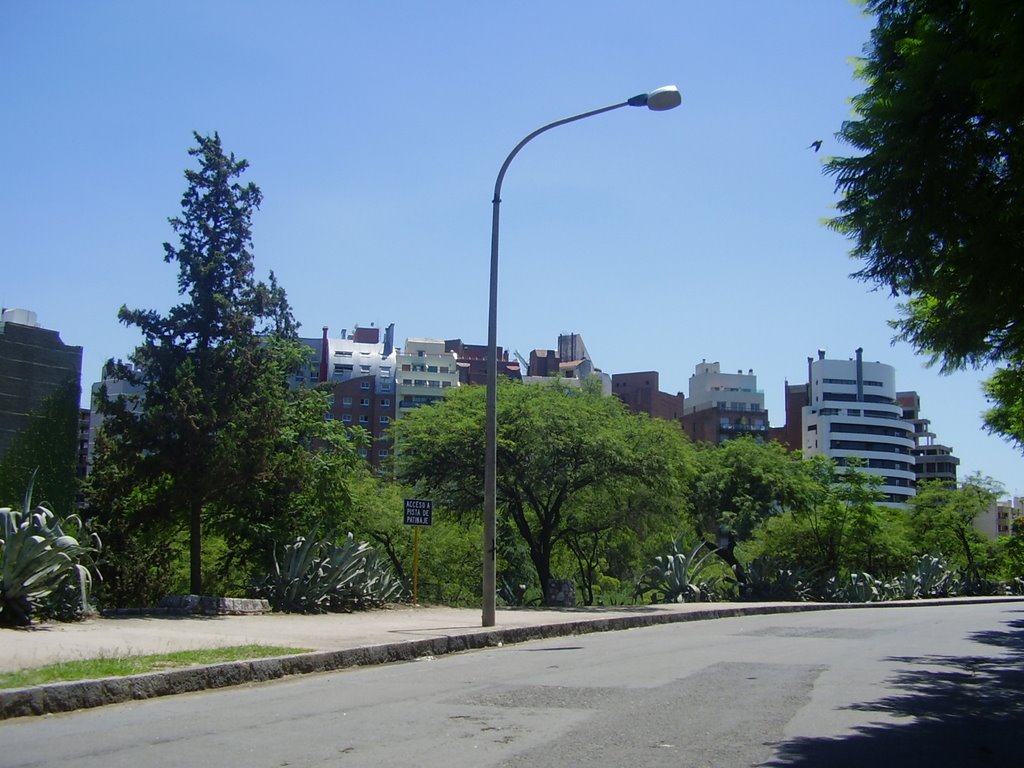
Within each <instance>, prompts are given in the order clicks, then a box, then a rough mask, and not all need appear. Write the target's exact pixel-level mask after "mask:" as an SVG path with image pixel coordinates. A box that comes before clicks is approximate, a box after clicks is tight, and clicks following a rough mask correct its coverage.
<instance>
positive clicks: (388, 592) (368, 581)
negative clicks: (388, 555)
mask: <svg viewBox="0 0 1024 768" xmlns="http://www.w3.org/2000/svg"><path fill="white" fill-rule="evenodd" d="M404 591H405V587H404V586H403V585H402V582H401V580H400V579H399V578H398V577H397V576H395V573H394V571H392V570H391V564H390V563H389V562H388V561H387V560H385V559H384V558H382V557H381V556H380V555H379V554H377V552H375V551H374V550H372V549H370V550H367V552H366V556H365V558H364V559H363V568H362V571H361V572H360V574H359V576H358V577H357V578H356V579H355V580H354V581H353V582H352V584H351V588H350V593H351V596H352V602H351V604H350V605H349V606H348V608H349V609H351V608H373V607H380V606H382V605H384V604H385V603H388V602H393V601H394V600H397V599H398V598H400V597H401V595H402V593H403V592H404ZM341 604H342V605H343V603H341Z"/></svg>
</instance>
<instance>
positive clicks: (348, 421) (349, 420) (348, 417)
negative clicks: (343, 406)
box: [341, 413, 352, 424]
mask: <svg viewBox="0 0 1024 768" xmlns="http://www.w3.org/2000/svg"><path fill="white" fill-rule="evenodd" d="M341 420H342V421H343V422H345V423H346V424H351V423H352V414H351V413H343V414H342V415H341Z"/></svg>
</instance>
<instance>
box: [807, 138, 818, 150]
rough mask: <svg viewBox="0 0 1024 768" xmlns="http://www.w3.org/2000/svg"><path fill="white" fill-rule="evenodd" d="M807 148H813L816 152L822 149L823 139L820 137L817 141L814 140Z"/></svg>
mask: <svg viewBox="0 0 1024 768" xmlns="http://www.w3.org/2000/svg"><path fill="white" fill-rule="evenodd" d="M807 148H808V149H813V150H814V151H815V152H817V151H818V150H819V149H821V139H818V140H817V141H812V142H811V144H810V146H809V147H807Z"/></svg>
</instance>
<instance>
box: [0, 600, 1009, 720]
mask: <svg viewBox="0 0 1024 768" xmlns="http://www.w3.org/2000/svg"><path fill="white" fill-rule="evenodd" d="M998 601H999V602H1005V601H1007V600H1006V598H1001V599H1000V600H998ZM936 602H938V601H922V600H915V601H901V602H886V603H796V604H794V603H786V604H780V605H750V606H743V605H739V606H735V607H728V608H714V609H707V610H695V611H686V612H680V613H652V614H637V615H631V616H610V617H604V618H602V617H594V618H587V619H581V620H579V621H569V622H565V623H553V624H539V625H535V626H526V627H509V628H505V629H488V628H481V629H479V630H475V631H468V632H464V633H459V634H453V635H447V636H443V637H436V638H426V639H422V640H406V641H401V642H395V643H384V644H380V645H369V646H363V647H359V648H348V649H344V650H338V651H317V652H313V653H303V654H296V655H293V656H278V657H273V658H266V659H250V660H247V661H237V662H226V663H222V664H212V665H208V666H200V667H188V668H183V669H174V670H168V671H166V672H149V673H146V674H142V675H129V676H126V677H109V678H102V679H99V680H79V681H75V682H70V683H52V684H49V685H40V686H35V687H32V688H11V689H7V690H2V691H0V720H5V719H9V718H14V717H26V716H31V715H47V714H55V713H58V712H70V711H73V710H77V709H89V708H92V707H102V706H106V705H108V704H119V703H123V702H127V701H138V700H142V699H151V698H156V697H158V696H173V695H175V694H179V693H194V692H196V691H203V690H210V689H214V688H225V687H228V686H233V685H244V684H247V683H263V682H267V681H270V680H277V679H279V678H282V677H287V676H290V675H305V674H311V673H314V672H331V671H335V670H340V669H347V668H351V667H362V666H369V665H373V664H388V663H392V662H398V661H411V660H414V659H419V658H424V657H429V656H441V655H444V654H448V653H459V652H462V651H470V650H478V649H481V648H491V647H496V646H498V645H513V644H515V643H524V642H527V641H530V640H545V639H550V638H554V637H566V636H571V635H583V634H589V633H592V632H612V631H616V630H624V629H641V628H644V627H653V626H657V625H661V624H675V623H680V622H685V621H707V620H710V619H722V618H728V617H735V616H757V615H766V614H781V613H801V612H805V611H827V610H840V609H854V608H885V607H909V606H917V605H935V604H936ZM986 602H997V601H996V600H992V599H986V598H978V599H968V600H964V599H960V600H957V602H956V603H955V604H956V605H969V604H976V603H986Z"/></svg>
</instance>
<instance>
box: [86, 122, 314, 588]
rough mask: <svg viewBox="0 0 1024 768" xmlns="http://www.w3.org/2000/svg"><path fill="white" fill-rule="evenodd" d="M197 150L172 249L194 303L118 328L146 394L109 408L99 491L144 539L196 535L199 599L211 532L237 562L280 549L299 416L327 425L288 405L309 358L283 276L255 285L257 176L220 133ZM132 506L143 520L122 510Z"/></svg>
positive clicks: (130, 318)
mask: <svg viewBox="0 0 1024 768" xmlns="http://www.w3.org/2000/svg"><path fill="white" fill-rule="evenodd" d="M195 139H196V142H197V146H195V147H194V148H192V149H190V150H189V154H190V155H191V156H192V157H195V158H197V159H198V161H199V168H198V169H197V170H186V172H185V178H186V180H187V181H188V188H187V190H186V191H185V194H184V195H183V197H182V201H181V208H182V210H181V215H180V216H178V217H175V218H171V219H170V220H169V221H170V224H171V227H172V229H173V230H174V232H175V234H176V235H177V236H178V241H179V242H178V245H177V246H174V245H171V244H170V243H164V260H165V261H166V262H168V263H176V264H177V265H178V293H179V295H180V296H182V297H184V300H183V302H182V303H180V304H178V305H177V306H175V307H173V308H171V310H170V311H169V312H168V313H167V314H166V315H161V314H160V313H158V312H156V311H153V310H139V309H128V308H127V307H122V308H121V310H120V312H119V314H118V317H119V319H120V320H121V322H123V323H124V324H125V325H128V326H134V327H137V328H138V329H139V330H140V331H141V332H142V336H143V342H142V344H141V345H140V346H139V347H137V348H136V349H135V351H134V352H133V353H132V355H131V356H130V358H129V361H128V362H127V363H117V364H115V370H116V372H117V375H118V376H119V377H120V378H123V379H125V380H127V381H129V382H131V383H132V384H134V385H136V386H137V387H138V388H139V391H140V392H141V394H140V395H139V396H138V397H137V398H136V401H135V402H134V403H133V402H131V400H130V399H120V400H116V401H106V402H104V403H103V404H102V407H103V409H104V411H105V414H106V416H107V419H106V422H105V424H104V430H105V439H104V440H103V446H104V450H103V452H102V454H101V457H100V462H99V465H98V466H97V467H96V475H95V478H94V481H93V482H92V490H93V494H94V495H93V500H94V501H97V500H102V499H104V498H105V499H106V500H107V506H108V508H111V509H113V508H116V507H119V506H120V508H121V509H122V514H127V515H130V517H131V518H132V519H131V520H130V521H129V524H130V527H131V528H133V529H135V530H136V531H139V532H141V533H142V534H144V532H145V531H147V530H162V531H167V530H174V529H180V527H186V528H187V530H188V532H189V535H188V539H189V572H190V590H191V592H192V593H193V594H201V593H202V587H203V581H202V565H201V563H202V560H201V555H202V541H203V536H204V532H205V531H206V530H212V531H214V532H216V533H217V534H218V535H220V536H223V537H224V539H225V541H226V542H227V543H228V545H229V549H230V548H231V547H232V546H234V547H243V548H244V547H246V546H248V547H250V548H253V549H262V548H266V547H267V545H268V542H269V539H270V538H272V537H273V534H274V533H275V530H277V528H278V527H279V526H278V523H280V518H281V516H282V515H284V514H286V510H287V507H288V504H289V502H290V499H291V497H292V495H293V494H294V493H295V492H296V491H297V490H299V489H300V488H301V486H302V476H301V472H302V467H301V460H297V459H296V455H295V451H296V448H297V447H298V446H299V444H300V442H301V435H300V434H299V432H300V431H301V430H297V428H296V425H295V419H296V415H297V414H299V415H301V413H305V414H306V415H307V416H308V415H309V413H311V412H312V413H313V414H314V418H313V421H315V422H320V423H322V422H323V419H322V413H323V412H322V411H320V413H319V414H318V415H317V414H316V411H317V408H316V407H314V408H312V409H309V408H308V407H307V408H305V410H303V407H302V406H301V405H299V404H297V403H296V401H295V398H294V397H290V396H289V393H288V388H287V375H288V373H290V372H291V370H293V369H294V367H295V366H297V365H298V364H300V363H301V361H302V357H301V352H300V351H299V349H298V346H297V343H296V342H295V330H296V327H295V323H294V320H293V318H292V314H291V310H290V308H289V306H288V303H287V300H286V298H285V294H284V291H283V290H282V289H281V288H280V287H279V286H278V285H277V283H276V281H275V279H274V275H273V273H271V274H270V278H269V283H263V282H259V281H257V280H256V279H255V277H254V268H253V256H252V234H251V218H252V214H253V212H254V211H255V210H256V209H257V208H258V207H259V205H260V202H261V199H262V196H261V193H260V190H259V189H258V188H257V187H256V186H255V185H254V184H252V183H251V182H250V183H249V184H246V185H244V186H243V185H242V184H241V183H240V182H239V181H237V179H238V177H240V176H241V175H242V174H243V173H244V172H245V170H246V168H247V166H248V164H247V163H246V161H245V160H236V159H235V156H234V155H233V154H225V152H224V150H223V148H222V147H221V141H220V137H219V136H218V135H217V134H216V133H215V134H214V135H213V136H201V135H199V134H198V133H196V134H195ZM307 405H308V404H307ZM300 412H301V413H300ZM140 490H141V492H140ZM129 496H130V497H131V498H132V499H133V500H134V504H133V508H132V509H130V510H124V505H123V504H121V505H118V504H117V503H114V500H116V499H125V498H128V497H129ZM102 503H103V502H102V501H100V504H101V510H102ZM122 522H123V521H122Z"/></svg>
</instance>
